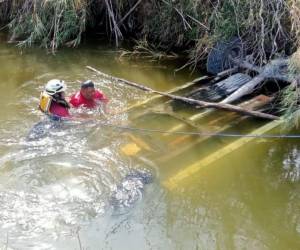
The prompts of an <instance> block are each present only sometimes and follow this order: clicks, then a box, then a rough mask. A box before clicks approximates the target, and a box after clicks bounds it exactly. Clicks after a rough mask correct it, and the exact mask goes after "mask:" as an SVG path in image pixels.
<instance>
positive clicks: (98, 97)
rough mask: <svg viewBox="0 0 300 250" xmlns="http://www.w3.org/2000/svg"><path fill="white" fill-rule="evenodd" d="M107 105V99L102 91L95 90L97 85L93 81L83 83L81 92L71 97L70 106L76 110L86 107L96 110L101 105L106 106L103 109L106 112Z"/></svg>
mask: <svg viewBox="0 0 300 250" xmlns="http://www.w3.org/2000/svg"><path fill="white" fill-rule="evenodd" d="M107 103H108V99H107V97H106V96H105V95H104V94H103V93H102V92H101V91H100V90H97V89H95V84H94V83H93V82H92V81H91V80H87V81H85V82H83V83H82V84H81V88H80V91H78V92H76V93H75V94H73V95H71V97H70V104H71V105H72V106H73V107H74V108H79V107H84V108H88V109H95V108H97V107H99V105H101V104H104V106H103V107H104V111H105V112H106V111H107V110H106V104H107Z"/></svg>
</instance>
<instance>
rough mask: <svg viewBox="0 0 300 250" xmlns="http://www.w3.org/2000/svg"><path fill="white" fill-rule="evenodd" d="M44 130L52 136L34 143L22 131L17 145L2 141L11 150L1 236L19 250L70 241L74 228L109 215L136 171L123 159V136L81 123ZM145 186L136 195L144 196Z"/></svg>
mask: <svg viewBox="0 0 300 250" xmlns="http://www.w3.org/2000/svg"><path fill="white" fill-rule="evenodd" d="M40 125H41V127H43V126H44V129H45V131H46V132H45V131H44V132H43V133H40V134H38V135H40V136H36V137H32V138H28V137H27V138H26V139H24V136H23V137H22V136H21V135H22V132H23V131H24V130H22V128H20V129H19V130H16V131H19V133H20V135H17V136H16V137H14V138H15V139H12V140H11V141H10V142H11V145H9V143H7V142H8V141H7V140H8V139H7V138H10V137H11V133H9V132H8V131H6V133H5V134H2V136H1V142H2V145H3V147H4V148H7V151H5V150H4V149H3V152H4V154H3V155H2V156H1V157H0V163H1V165H0V179H1V184H0V199H1V201H2V202H1V203H0V224H1V225H2V227H1V230H0V232H2V235H5V234H6V232H9V239H10V242H12V241H15V242H16V247H18V246H22V247H24V245H22V244H25V245H28V240H29V239H34V240H35V241H36V242H38V241H39V240H40V241H41V243H42V242H43V244H46V241H45V239H44V240H43V238H45V237H46V239H50V238H51V239H53V237H54V235H55V237H61V236H64V235H65V236H67V235H68V234H70V229H71V228H74V226H78V225H81V224H82V223H85V222H88V221H89V220H91V219H93V218H95V217H97V216H101V215H103V214H104V213H106V212H108V211H109V210H110V209H111V208H112V206H111V196H112V194H113V193H114V192H115V191H116V187H118V185H119V186H120V184H119V182H120V180H121V179H122V178H123V177H125V176H126V173H129V171H130V168H131V167H132V166H130V164H129V162H128V161H126V160H125V159H124V158H122V157H121V156H120V155H119V151H118V145H119V140H120V136H119V133H118V136H117V137H116V136H113V130H111V129H104V128H103V127H100V126H97V124H95V123H80V122H65V123H58V124H55V126H54V125H53V124H52V123H51V122H49V121H43V122H42V123H40ZM15 127H18V126H17V125H16V124H15ZM28 139H29V140H28ZM8 148H9V149H8ZM127 182H128V181H127ZM138 183H139V182H136V183H135V184H138ZM139 184H140V186H134V185H132V191H134V192H136V193H138V192H141V190H142V185H143V184H142V183H139ZM121 198H122V199H126V197H125V198H124V197H121ZM121 198H120V199H121ZM127 198H128V197H127ZM47 237H49V238H47ZM55 237H54V238H55ZM49 248H51V244H50V246H49V245H47V244H46V245H45V249H49Z"/></svg>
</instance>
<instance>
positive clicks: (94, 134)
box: [0, 42, 300, 249]
mask: <svg viewBox="0 0 300 250" xmlns="http://www.w3.org/2000/svg"><path fill="white" fill-rule="evenodd" d="M0 65H1V68H0V81H1V82H0V105H1V107H2V108H0V121H1V123H0V201H1V202H0V247H1V248H2V249H299V246H300V143H299V141H297V140H291V139H290V140H288V139H286V140H274V139H272V140H270V139H269V140H254V141H252V142H251V143H250V144H248V145H247V146H246V147H243V149H241V150H238V151H236V152H234V153H232V154H230V155H229V156H226V157H224V158H222V159H221V160H219V161H216V162H214V163H212V164H210V165H209V166H207V167H205V168H203V169H201V170H200V171H198V172H197V173H196V174H193V175H192V176H190V177H188V178H186V179H185V180H184V182H182V183H178V185H177V188H176V189H171V190H170V189H168V188H167V187H166V186H165V185H164V184H163V183H164V182H165V181H166V180H168V178H169V177H170V176H173V175H174V174H176V173H177V172H178V171H180V170H182V169H184V168H185V167H186V166H189V165H191V164H193V163H195V162H197V161H199V160H200V159H201V158H202V157H204V156H205V155H209V154H211V153H213V152H214V151H215V150H216V148H217V149H220V148H222V147H223V146H226V145H227V144H228V143H230V142H231V141H232V139H226V138H214V139H212V140H209V141H208V142H207V144H204V145H205V148H204V147H203V144H202V146H201V147H200V148H199V147H197V146H195V147H193V148H191V149H190V150H189V151H188V152H189V153H187V154H184V157H182V156H180V157H174V158H173V159H172V158H171V159H169V160H165V161H164V160H160V159H158V158H157V155H159V154H157V153H156V154H155V153H153V154H148V156H149V157H148V158H149V159H148V161H150V162H151V164H143V163H142V162H141V161H138V160H136V159H135V158H132V157H129V156H125V155H124V154H123V153H122V148H123V149H124V145H126V143H128V144H129V145H131V144H130V143H131V141H130V140H129V138H130V136H129V137H128V136H125V135H124V134H126V133H127V134H128V131H122V130H120V129H116V128H112V127H107V126H101V125H100V124H99V122H103V121H109V124H115V125H127V124H130V119H131V116H130V115H128V114H127V113H122V112H120V113H119V114H118V115H115V116H109V117H108V118H107V117H104V116H103V115H102V114H101V113H93V114H90V117H92V118H93V119H94V120H95V122H86V123H84V122H69V123H66V124H63V125H62V126H59V127H58V128H57V127H54V128H53V127H51V126H50V127H49V131H48V132H49V134H47V135H45V136H43V137H41V138H38V139H35V140H27V135H28V133H29V131H30V130H31V128H32V127H33V126H34V125H35V124H36V123H38V122H39V121H41V120H44V119H45V117H44V116H43V114H41V113H40V112H39V111H38V109H37V105H38V97H39V94H40V91H41V90H42V89H43V85H44V84H45V82H47V80H49V79H52V78H61V79H64V80H65V81H66V82H67V84H68V90H67V93H69V94H70V93H72V92H74V91H75V90H76V89H78V87H79V83H78V80H79V81H80V80H83V79H92V80H94V81H95V82H96V84H97V86H98V87H99V88H101V89H102V90H103V91H104V92H105V93H106V95H107V96H108V97H109V98H110V109H111V110H113V111H114V112H116V111H121V110H122V109H124V108H126V107H128V106H130V105H132V104H134V103H136V102H138V101H141V100H144V99H145V98H146V97H147V96H145V93H142V92H140V91H138V90H134V89H132V88H128V87H124V86H120V85H117V84H114V83H110V82H108V81H105V80H104V79H99V78H97V77H96V76H95V75H94V74H93V73H91V72H89V71H87V70H86V69H85V66H86V65H92V66H94V67H96V68H98V69H101V70H102V71H104V72H107V73H110V74H113V75H115V76H119V77H122V78H125V79H129V80H133V81H136V82H140V83H144V84H145V85H148V86H150V87H153V88H155V89H159V90H168V89H171V88H174V87H176V86H179V85H180V84H182V83H184V82H187V81H188V80H190V79H191V76H190V75H189V74H188V73H186V72H181V73H177V74H176V75H174V69H175V66H174V65H167V67H166V65H161V64H157V63H150V62H145V61H144V62H143V61H139V62H137V61H129V60H126V59H122V60H119V59H118V54H117V53H116V52H114V51H113V50H112V49H109V48H104V47H101V46H97V45H90V46H88V47H87V46H86V47H85V46H83V47H82V48H80V49H77V50H72V49H70V50H69V49H64V50H62V51H59V53H57V55H56V56H52V55H47V54H46V53H45V51H43V50H38V49H32V50H26V51H20V50H18V49H16V48H15V47H13V46H12V45H7V44H5V43H4V42H2V43H1V44H0ZM148 97H149V96H148ZM221 115H224V114H221ZM216 116H220V113H219V114H217V115H216ZM177 123H178V121H171V120H170V119H169V118H166V117H161V116H159V115H157V114H154V115H153V116H152V117H148V118H143V119H140V121H139V122H138V123H136V124H135V126H139V127H148V128H161V129H164V128H165V129H167V128H169V127H170V126H175V125H177ZM202 125H203V128H205V129H206V130H213V128H214V127H213V125H211V124H210V123H208V122H207V123H203V124H202ZM259 125H261V124H260V123H259V122H258V121H253V120H251V121H250V120H249V121H248V120H246V121H245V122H244V123H238V124H237V126H236V127H235V130H237V129H238V131H239V132H241V131H247V129H250V128H254V127H256V126H257V127H258V126H259ZM125 132H126V133H125ZM132 133H133V134H134V132H132ZM178 137H179V136H177V135H172V136H170V137H168V139H166V136H164V135H155V136H154V135H153V136H152V135H150V136H149V135H146V136H144V137H143V138H144V141H143V143H146V144H149V145H150V144H151V145H155V149H154V150H156V151H161V155H162V156H165V155H168V154H170V153H172V151H174V150H178V148H176V147H181V144H180V143H179V144H176V143H175V141H176V140H177V141H179V140H178ZM153 140H155V143H153ZM193 140H195V139H190V140H188V142H187V143H191V142H192V141H193ZM165 141H169V142H174V143H173V144H172V145H175V146H173V148H172V150H171V149H165V148H164V145H165V144H164V142H165ZM176 145H177V146H176ZM145 147H146V146H145ZM168 150H169V151H168ZM150 151H151V150H150ZM202 155H203V156H202ZM142 156H143V157H144V158H145V157H146V156H147V154H146V153H145V154H144V155H143V154H142ZM132 170H139V171H148V172H151V173H152V174H153V178H154V181H153V182H152V183H150V184H145V186H142V187H141V188H139V187H136V186H134V187H133V189H134V188H135V189H134V190H135V191H136V193H135V194H136V195H137V197H135V198H134V199H133V200H134V201H133V202H132V204H130V205H129V206H128V207H125V208H122V209H119V208H116V206H115V205H114V203H113V202H112V197H113V196H114V194H115V190H116V188H118V187H119V186H120V183H122V181H123V180H124V178H125V177H126V176H127V175H128V173H131V171H132ZM131 187H132V186H131ZM127 198H128V197H127Z"/></svg>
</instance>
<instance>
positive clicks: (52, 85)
mask: <svg viewBox="0 0 300 250" xmlns="http://www.w3.org/2000/svg"><path fill="white" fill-rule="evenodd" d="M66 89H67V86H66V85H65V82H64V81H62V80H58V79H52V80H50V81H49V82H47V84H46V87H45V91H46V92H47V93H48V95H55V94H56V93H60V92H63V91H66Z"/></svg>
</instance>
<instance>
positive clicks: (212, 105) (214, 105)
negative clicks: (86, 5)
mask: <svg viewBox="0 0 300 250" xmlns="http://www.w3.org/2000/svg"><path fill="white" fill-rule="evenodd" d="M86 68H87V69H89V70H91V71H93V72H95V73H97V74H98V75H99V76H102V77H104V78H106V79H110V80H111V81H117V82H119V83H122V84H126V85H128V86H131V87H135V88H138V89H140V90H143V91H146V92H150V93H156V94H159V95H163V96H167V97H169V98H171V99H174V100H179V101H183V102H186V103H189V104H194V105H197V106H199V107H202V108H216V109H221V110H227V111H232V112H236V113H240V114H243V115H249V116H254V117H259V118H264V119H269V120H278V119H279V117H278V116H274V115H270V114H266V113H262V112H258V111H251V110H248V109H244V108H241V107H239V106H235V105H231V104H223V103H213V102H205V101H200V100H195V99H191V98H187V97H182V96H177V95H172V94H168V93H165V92H161V91H157V90H154V89H151V88H149V87H146V86H143V85H141V84H138V83H135V82H131V81H128V80H125V79H121V78H117V77H114V76H111V75H107V74H105V73H103V72H101V71H99V70H97V69H95V68H93V67H91V66H86Z"/></svg>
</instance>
